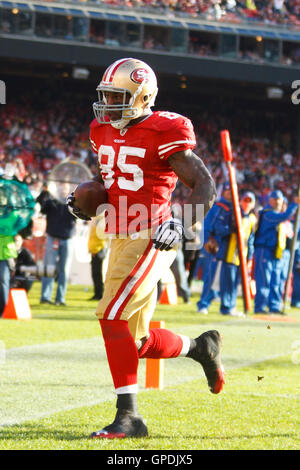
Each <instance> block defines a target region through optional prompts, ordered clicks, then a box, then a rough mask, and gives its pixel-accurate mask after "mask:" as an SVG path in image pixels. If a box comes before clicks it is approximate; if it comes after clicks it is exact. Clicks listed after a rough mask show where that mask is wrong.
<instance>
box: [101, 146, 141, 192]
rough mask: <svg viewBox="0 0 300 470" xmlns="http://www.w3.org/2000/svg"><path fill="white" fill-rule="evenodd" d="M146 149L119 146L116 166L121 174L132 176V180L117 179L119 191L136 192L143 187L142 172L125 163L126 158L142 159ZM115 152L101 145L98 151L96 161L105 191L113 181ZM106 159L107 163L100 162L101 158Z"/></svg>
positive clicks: (109, 147)
mask: <svg viewBox="0 0 300 470" xmlns="http://www.w3.org/2000/svg"><path fill="white" fill-rule="evenodd" d="M145 153H146V149H143V148H138V147H127V146H121V147H120V150H119V154H118V158H117V166H118V168H119V169H120V170H121V172H122V173H128V174H132V176H133V179H132V180H131V179H127V178H125V177H124V176H119V177H118V180H117V182H118V186H119V188H120V189H127V190H129V191H137V190H138V189H140V188H141V187H142V186H143V185H144V174H143V170H142V169H141V168H140V167H139V166H138V165H136V164H135V163H126V157H127V156H128V155H129V156H134V157H139V158H144V157H145ZM115 154H116V152H115V150H114V149H113V147H112V146H110V145H101V146H100V147H99V151H98V160H99V165H100V168H101V172H103V173H104V175H103V180H104V186H105V188H106V189H109V188H110V187H111V186H112V184H113V183H114V181H115V178H114V174H115V172H114V171H113V169H112V168H113V166H114V163H115ZM103 156H106V157H107V163H103V162H102V157H103Z"/></svg>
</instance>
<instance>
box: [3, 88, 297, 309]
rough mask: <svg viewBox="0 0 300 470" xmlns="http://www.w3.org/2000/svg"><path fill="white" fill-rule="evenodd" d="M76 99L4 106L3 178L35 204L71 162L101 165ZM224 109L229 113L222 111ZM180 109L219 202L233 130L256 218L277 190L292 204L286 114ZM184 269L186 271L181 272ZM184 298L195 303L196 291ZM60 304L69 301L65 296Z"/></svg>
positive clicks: (82, 103) (184, 194)
mask: <svg viewBox="0 0 300 470" xmlns="http://www.w3.org/2000/svg"><path fill="white" fill-rule="evenodd" d="M37 95H39V99H38V100H37ZM71 97H73V98H74V94H72V91H71V90H70V96H69V97H68V96H66V95H64V99H63V98H62V97H61V95H60V94H59V93H57V96H56V97H55V99H53V96H52V95H51V93H50V92H49V91H48V92H47V91H45V92H44V94H43V95H41V93H40V91H39V90H38V89H37V90H36V91H35V92H31V93H30V94H29V95H26V93H24V95H23V96H21V95H18V99H19V102H18V104H17V103H16V102H14V101H13V100H11V101H10V103H8V104H7V105H6V106H5V107H3V108H2V113H1V121H2V125H1V129H0V175H1V174H2V173H3V172H6V173H7V172H8V173H11V174H15V175H16V176H17V177H18V178H19V179H20V180H23V181H25V182H26V183H27V184H28V186H29V189H30V190H31V192H32V195H33V196H34V198H35V199H36V198H37V197H38V196H39V194H40V193H41V191H42V190H43V187H44V183H45V181H46V180H47V177H48V175H49V172H50V171H51V169H52V168H53V167H54V166H55V165H56V164H57V163H59V162H60V161H62V160H64V159H65V158H67V157H71V158H72V159H78V160H80V161H81V162H84V163H85V164H86V165H87V166H88V167H89V168H90V169H91V171H92V173H93V174H96V171H97V166H96V165H97V159H96V157H95V155H94V154H93V152H92V150H91V148H90V145H89V135H88V129H89V123H90V121H91V120H92V119H93V116H92V112H91V113H90V114H89V113H87V112H86V103H87V102H89V98H88V97H87V96H86V95H82V96H79V97H78V96H77V95H76V100H74V99H71ZM203 99H204V100H205V98H203ZM168 100H169V102H168ZM90 101H92V99H91V100H90ZM35 103H38V107H37V106H36V104H35ZM208 103H210V105H209V104H208ZM231 107H233V108H234V110H235V112H234V113H233V112H231ZM159 109H170V110H172V98H171V97H169V98H168V99H167V101H166V102H165V103H164V104H163V105H161V104H160V107H159ZM220 109H222V112H218V110H220ZM176 111H177V112H179V113H181V114H183V115H187V116H189V117H190V118H191V119H192V121H193V124H194V128H195V132H196V136H197V146H196V149H195V152H196V154H198V155H199V156H201V158H202V159H203V161H204V162H205V164H206V166H207V167H208V169H209V170H210V172H211V174H212V175H213V177H214V180H215V182H216V186H217V188H218V190H219V191H218V196H219V197H222V188H223V187H224V186H223V185H224V182H226V181H227V180H228V175H227V169H226V166H225V165H224V163H223V156H222V150H221V145H220V131H221V130H222V129H226V128H227V129H230V130H231V137H232V147H233V156H234V163H235V168H236V175H237V181H238V186H239V191H240V194H241V195H242V194H245V192H247V193H249V191H250V192H251V193H252V194H253V196H254V198H255V199H256V213H257V209H258V208H261V207H263V206H265V205H266V204H267V203H268V200H269V196H270V193H271V192H274V191H275V192H276V191H282V193H283V195H284V196H285V197H286V198H287V199H288V200H289V201H290V202H292V201H293V196H294V195H295V193H296V192H297V187H298V184H299V180H300V152H297V151H296V150H295V145H294V144H295V143H294V142H293V140H292V133H291V132H292V131H291V126H290V123H289V122H288V120H287V121H286V122H285V121H284V119H282V116H277V117H275V118H274V116H276V113H274V116H273V119H271V118H270V116H269V119H266V116H264V115H261V116H260V115H259V114H252V119H251V111H249V112H250V114H247V111H248V110H247V109H246V107H243V106H236V103H234V102H231V103H230V101H228V100H227V101H226V100H225V101H222V105H221V103H220V102H218V100H217V99H216V98H215V99H214V98H211V97H210V98H209V100H208V101H207V102H205V101H204V102H201V105H199V106H198V107H196V106H193V105H191V103H188V100H187V101H186V102H185V103H184V101H182V102H178V101H177V103H176ZM252 113H253V110H252ZM279 121H280V122H279ZM188 196H189V190H188V189H187V188H186V186H184V185H182V184H181V183H178V184H177V186H176V188H175V191H174V193H173V203H179V204H184V203H185V202H186V200H187V198H188ZM199 259H201V255H200V257H199ZM177 271H178V272H180V267H178V269H177ZM181 272H182V269H181ZM191 278H192V273H191V276H190V279H191ZM185 286H187V284H186V282H185ZM178 287H179V289H180V288H181V286H178ZM184 292H185V294H184V295H185V298H186V299H188V298H189V294H188V292H189V291H188V290H187V291H184ZM186 292H187V294H186ZM49 302H50V300H49ZM60 302H61V303H64V298H63V299H62V300H61V301H60ZM198 307H199V305H198ZM205 309H206V307H205ZM200 310H201V308H199V311H200Z"/></svg>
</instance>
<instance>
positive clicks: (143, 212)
mask: <svg viewBox="0 0 300 470" xmlns="http://www.w3.org/2000/svg"><path fill="white" fill-rule="evenodd" d="M90 140H91V145H92V148H93V150H94V152H95V153H97V155H98V161H99V168H100V171H101V174H102V178H103V181H104V184H105V187H106V190H107V192H108V203H109V204H110V205H111V206H112V207H110V209H109V210H108V221H109V223H108V226H107V231H108V232H109V233H119V234H121V233H122V234H123V233H126V234H127V233H129V234H131V233H135V232H138V231H140V230H143V229H145V228H149V227H151V226H154V225H156V224H158V223H161V222H162V221H164V220H166V219H168V218H169V217H170V216H171V210H170V199H171V194H172V191H173V190H174V187H175V185H176V182H177V176H176V174H175V173H174V171H173V170H172V168H171V166H170V165H169V163H168V157H169V156H170V155H172V154H173V153H175V152H179V151H182V150H186V149H189V148H190V149H192V148H194V147H195V145H196V139H195V134H194V129H193V125H192V123H191V121H190V120H189V119H188V118H186V117H184V116H181V115H179V114H176V113H171V112H166V111H156V112H154V113H152V114H150V115H149V116H148V117H147V118H146V119H144V120H143V121H142V122H140V123H138V124H136V125H134V126H132V127H129V128H128V129H121V130H119V129H115V128H114V127H112V126H111V125H110V124H99V123H98V121H97V120H96V119H94V121H93V122H92V123H91V125H90ZM113 219H115V221H114V220H113Z"/></svg>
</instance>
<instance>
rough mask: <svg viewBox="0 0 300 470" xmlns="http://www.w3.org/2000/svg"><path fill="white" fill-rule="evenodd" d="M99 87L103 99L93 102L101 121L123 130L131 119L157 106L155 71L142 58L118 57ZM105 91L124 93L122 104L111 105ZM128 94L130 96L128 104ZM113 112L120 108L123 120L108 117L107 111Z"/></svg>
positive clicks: (98, 90)
mask: <svg viewBox="0 0 300 470" xmlns="http://www.w3.org/2000/svg"><path fill="white" fill-rule="evenodd" d="M96 90H97V92H98V97H99V101H97V102H96V103H93V110H94V113H95V116H96V118H97V121H98V122H99V123H101V124H111V125H112V126H113V127H115V128H116V129H123V127H125V126H126V125H127V124H128V122H129V121H131V120H132V119H136V118H138V117H140V116H142V115H143V114H144V113H145V110H146V109H149V108H150V107H151V106H153V105H154V101H155V98H156V95H157V91H158V88H157V80H156V76H155V73H154V72H153V70H152V69H151V67H149V65H147V64H146V63H145V62H143V61H141V60H138V59H132V58H126V59H120V60H117V61H116V62H114V63H113V64H111V65H110V66H109V67H108V68H107V69H106V70H105V72H104V74H103V77H102V80H101V82H100V84H99V85H98V87H97V88H96ZM105 91H108V92H115V93H122V94H123V102H122V104H109V105H108V104H107V101H106V98H105V95H104V94H103V92H105ZM126 93H129V95H130V99H129V102H128V103H126ZM127 101H128V99H127ZM111 111H120V112H121V117H120V119H118V120H114V121H113V120H110V119H107V112H111Z"/></svg>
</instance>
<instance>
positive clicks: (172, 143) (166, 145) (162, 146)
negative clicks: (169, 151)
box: [158, 139, 196, 150]
mask: <svg viewBox="0 0 300 470" xmlns="http://www.w3.org/2000/svg"><path fill="white" fill-rule="evenodd" d="M195 143H196V141H195V140H189V139H185V140H175V141H174V142H169V143H168V144H163V145H160V146H159V147H158V149H159V150H162V149H163V148H165V147H169V146H170V145H174V144H195Z"/></svg>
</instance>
